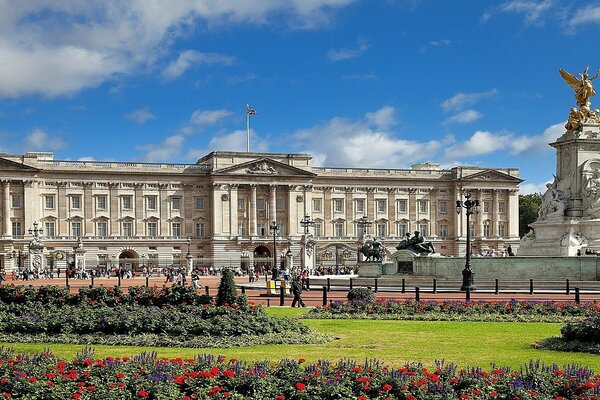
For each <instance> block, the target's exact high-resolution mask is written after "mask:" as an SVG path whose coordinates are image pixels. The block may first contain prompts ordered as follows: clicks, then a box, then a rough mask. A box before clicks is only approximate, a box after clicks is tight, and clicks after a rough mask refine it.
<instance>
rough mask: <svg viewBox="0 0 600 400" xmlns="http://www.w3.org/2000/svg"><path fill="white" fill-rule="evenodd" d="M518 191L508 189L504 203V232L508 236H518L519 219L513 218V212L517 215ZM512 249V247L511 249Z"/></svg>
mask: <svg viewBox="0 0 600 400" xmlns="http://www.w3.org/2000/svg"><path fill="white" fill-rule="evenodd" d="M518 193H519V191H518V190H517V189H510V190H508V196H507V203H508V204H506V221H508V224H507V225H508V227H507V229H508V232H506V234H507V237H509V238H518V237H519V219H518V218H513V214H514V215H515V216H516V215H519V196H518ZM513 250H514V249H513Z"/></svg>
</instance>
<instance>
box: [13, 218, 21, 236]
mask: <svg viewBox="0 0 600 400" xmlns="http://www.w3.org/2000/svg"><path fill="white" fill-rule="evenodd" d="M12 234H13V236H21V235H23V228H22V226H21V222H19V221H14V222H13V223H12Z"/></svg>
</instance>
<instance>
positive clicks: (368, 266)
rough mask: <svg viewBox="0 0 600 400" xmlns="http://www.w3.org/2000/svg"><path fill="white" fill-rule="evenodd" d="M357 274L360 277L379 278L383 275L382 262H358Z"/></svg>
mask: <svg viewBox="0 0 600 400" xmlns="http://www.w3.org/2000/svg"><path fill="white" fill-rule="evenodd" d="M358 275H359V276H360V277H361V278H379V277H380V276H381V275H383V264H382V263H381V262H380V261H375V262H359V263H358Z"/></svg>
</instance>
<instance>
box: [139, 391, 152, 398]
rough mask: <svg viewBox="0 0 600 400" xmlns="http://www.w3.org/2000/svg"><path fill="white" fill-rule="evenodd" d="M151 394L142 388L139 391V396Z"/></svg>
mask: <svg viewBox="0 0 600 400" xmlns="http://www.w3.org/2000/svg"><path fill="white" fill-rule="evenodd" d="M149 395H150V393H149V392H146V391H145V390H140V391H139V392H138V396H140V397H148V396H149Z"/></svg>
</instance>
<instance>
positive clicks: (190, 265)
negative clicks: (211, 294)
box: [184, 236, 193, 282]
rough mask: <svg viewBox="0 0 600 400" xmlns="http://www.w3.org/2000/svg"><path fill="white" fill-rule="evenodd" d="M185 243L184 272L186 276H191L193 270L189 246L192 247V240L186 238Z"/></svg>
mask: <svg viewBox="0 0 600 400" xmlns="http://www.w3.org/2000/svg"><path fill="white" fill-rule="evenodd" d="M186 241H187V254H186V256H185V258H186V261H187V267H186V272H187V275H191V274H192V269H193V264H192V252H191V250H190V248H191V245H192V238H191V237H189V236H188V237H187V239H186ZM184 282H185V281H184Z"/></svg>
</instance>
